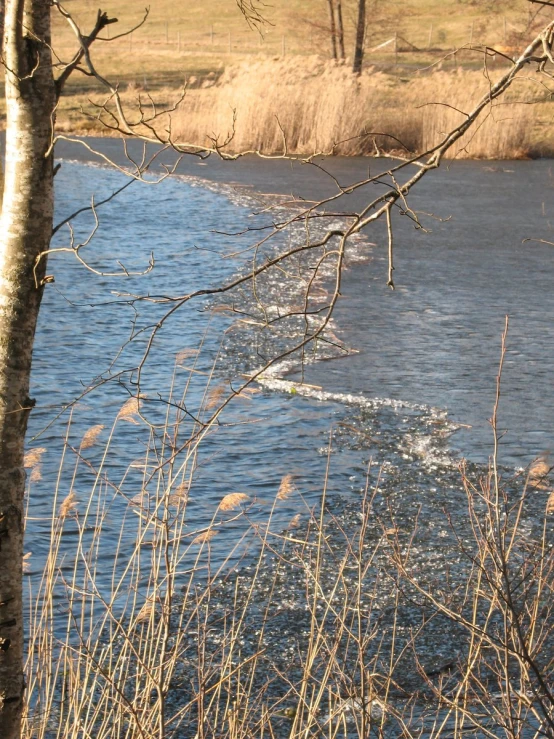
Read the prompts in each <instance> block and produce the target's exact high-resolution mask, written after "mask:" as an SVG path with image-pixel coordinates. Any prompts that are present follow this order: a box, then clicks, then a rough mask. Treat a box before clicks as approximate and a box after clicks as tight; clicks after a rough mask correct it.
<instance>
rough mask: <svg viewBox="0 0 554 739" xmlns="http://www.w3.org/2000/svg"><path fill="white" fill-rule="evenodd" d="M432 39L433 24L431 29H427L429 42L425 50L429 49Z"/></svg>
mask: <svg viewBox="0 0 554 739" xmlns="http://www.w3.org/2000/svg"><path fill="white" fill-rule="evenodd" d="M432 39H433V24H432V23H431V28H430V29H429V41H428V43H427V48H428V49H430V48H431V41H432Z"/></svg>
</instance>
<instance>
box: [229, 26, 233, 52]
mask: <svg viewBox="0 0 554 739" xmlns="http://www.w3.org/2000/svg"><path fill="white" fill-rule="evenodd" d="M232 48H233V47H232V46H231V31H229V54H230V53H231V51H232Z"/></svg>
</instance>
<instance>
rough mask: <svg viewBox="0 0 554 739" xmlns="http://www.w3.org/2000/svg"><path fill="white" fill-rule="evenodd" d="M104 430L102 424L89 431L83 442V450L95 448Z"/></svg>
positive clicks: (85, 434)
mask: <svg viewBox="0 0 554 739" xmlns="http://www.w3.org/2000/svg"><path fill="white" fill-rule="evenodd" d="M103 429H104V426H103V425H102V424H101V423H99V424H97V425H96V426H91V427H90V428H89V429H87V430H86V431H85V433H84V435H83V438H82V440H81V449H90V447H91V446H94V445H95V444H96V442H97V440H98V437H99V436H100V434H101V433H102V430H103Z"/></svg>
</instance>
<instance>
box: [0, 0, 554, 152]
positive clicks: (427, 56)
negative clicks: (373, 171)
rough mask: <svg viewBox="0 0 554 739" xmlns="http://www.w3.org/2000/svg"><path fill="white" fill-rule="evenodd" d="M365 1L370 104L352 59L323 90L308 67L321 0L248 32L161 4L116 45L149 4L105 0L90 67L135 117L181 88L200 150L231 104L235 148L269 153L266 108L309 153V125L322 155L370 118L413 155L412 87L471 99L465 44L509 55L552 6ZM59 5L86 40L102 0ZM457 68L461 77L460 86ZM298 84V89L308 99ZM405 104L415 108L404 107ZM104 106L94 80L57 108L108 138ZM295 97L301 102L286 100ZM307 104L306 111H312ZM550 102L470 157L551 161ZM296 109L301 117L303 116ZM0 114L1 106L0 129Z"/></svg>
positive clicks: (193, 1) (272, 8)
mask: <svg viewBox="0 0 554 739" xmlns="http://www.w3.org/2000/svg"><path fill="white" fill-rule="evenodd" d="M245 1H246V2H247V3H249V2H255V0H245ZM367 4H368V23H367V34H366V45H365V46H366V55H365V72H364V79H366V80H367V81H366V82H364V84H363V85H362V87H364V89H366V88H367V95H369V98H368V99H364V97H363V96H362V97H359V96H358V97H357V98H353V100H352V101H350V99H349V98H348V96H349V95H350V92H349V89H350V84H351V83H352V78H351V75H349V72H348V70H349V68H350V67H349V64H350V62H349V60H348V59H347V62H346V65H345V66H344V67H340V69H339V68H338V69H337V72H336V74H335V73H334V72H333V70H332V68H330V69H327V72H326V74H327V77H326V79H327V82H328V84H327V87H325V86H324V85H323V83H322V84H321V85H320V83H319V82H318V74H319V73H315V74H314V72H313V70H314V69H320V68H321V65H323V68H325V64H326V61H327V60H330V58H331V43H330V37H329V31H328V5H327V0H273V2H271V0H268V3H267V5H266V6H264V5H263V4H262V3H259V4H258V8H259V11H260V13H261V15H262V16H263V19H264V22H263V23H262V24H258V25H257V24H250V25H249V24H248V22H247V20H246V19H245V18H244V16H243V15H242V14H241V12H240V10H239V8H238V7H237V3H236V0H189V1H188V2H186V3H180V2H177V1H176V0H156V2H155V3H152V4H151V8H150V12H149V14H148V17H147V19H146V22H145V23H144V24H142V25H141V26H140V28H137V29H136V30H134V31H133V32H132V33H131V34H129V35H125V36H122V37H121V38H118V39H115V38H114V37H115V36H117V35H119V34H124V33H125V32H127V31H129V29H132V28H133V27H134V26H136V25H137V24H140V23H141V21H142V20H143V18H144V15H145V11H144V7H143V6H141V5H140V4H139V3H137V2H136V0H106V4H105V5H104V4H103V5H102V8H103V9H105V10H107V11H108V14H109V15H110V16H111V17H116V18H118V23H115V24H113V25H110V26H109V27H108V28H106V29H105V30H104V32H103V34H102V36H103V38H104V39H106V40H105V41H103V40H100V39H99V40H97V41H96V43H95V44H94V46H93V51H92V56H93V59H94V62H95V65H96V68H97V70H98V71H99V72H100V73H101V74H102V75H103V76H104V77H106V78H107V79H109V80H110V82H111V83H113V84H117V85H118V87H119V90H120V93H121V95H122V97H123V100H124V103H125V104H126V105H128V106H129V107H128V109H129V110H131V111H132V112H131V116H132V115H136V100H137V96H138V94H142V95H143V98H144V94H145V93H146V94H152V96H153V98H154V99H155V101H156V104H158V105H160V106H161V107H164V106H169V105H171V104H172V103H173V102H174V101H175V100H176V99H177V98H178V96H179V90H181V89H182V87H183V85H184V84H185V83H186V85H187V87H188V90H189V92H188V93H187V99H186V100H185V102H184V103H183V105H182V106H181V109H180V111H179V112H178V114H176V115H175V117H174V119H173V120H174V123H175V125H176V127H177V128H176V129H174V130H179V132H180V133H181V134H182V135H184V136H186V137H187V140H189V141H190V140H192V139H191V138H189V137H192V138H193V139H194V141H195V142H197V141H199V140H204V139H205V137H206V136H210V135H212V134H214V132H215V134H216V135H221V134H224V132H225V131H226V130H227V129H228V128H229V125H230V124H229V122H228V120H227V119H229V117H230V116H232V114H231V113H230V111H231V107H232V108H236V110H237V115H238V124H239V129H237V132H236V136H235V138H234V141H235V142H239V141H240V146H241V148H242V147H246V148H250V145H252V146H254V144H255V145H256V146H261V147H262V148H264V149H266V148H270V149H271V148H272V146H274V144H273V143H272V142H273V141H274V134H273V132H272V130H271V125H269V124H267V123H266V119H265V118H264V119H263V120H262V119H261V117H260V115H258V113H257V110H258V109H260V110H261V109H263V110H264V111H265V113H264V115H265V116H266V118H267V120H268V121H270V122H271V121H274V119H275V115H277V113H279V115H280V116H283V117H284V118H287V119H288V120H289V121H290V126H291V127H295V126H296V121H297V119H299V118H303V120H304V123H303V126H304V128H303V130H302V131H300V132H297V133H298V142H299V143H298V147H297V151H298V152H301V151H304V149H306V150H308V149H309V148H310V147H311V146H312V143H313V140H314V139H313V135H312V134H313V132H314V131H315V130H316V127H315V126H314V125H312V123H313V120H315V117H317V116H319V118H321V119H322V123H320V124H318V125H320V126H321V125H323V129H321V131H320V129H319V128H318V131H320V132H318V133H317V135H316V138H317V137H321V136H323V140H325V142H327V143H326V147H328V146H331V145H332V141H334V140H337V139H340V138H341V137H345V136H350V135H354V136H356V135H358V134H359V133H360V132H361V131H362V130H365V129H366V128H367V125H368V123H369V121H370V120H372V121H373V125H374V124H376V123H377V122H379V123H380V124H382V125H385V124H386V125H390V126H392V128H394V129H395V130H398V131H400V130H401V131H402V135H403V136H407V137H408V139H410V140H411V141H412V144H411V146H412V148H414V149H417V148H419V146H420V145H423V143H422V140H421V141H420V139H421V135H420V134H419V133H417V135H416V133H414V132H417V130H419V129H418V125H419V124H417V120H419V118H418V117H421V116H420V113H418V112H416V111H417V110H418V109H419V108H420V105H419V104H417V105H416V103H419V102H420V99H419V97H418V95H419V91H421V90H422V89H426V91H427V93H426V94H427V95H428V96H429V100H426V101H422V102H429V101H433V102H436V101H437V99H438V98H437V96H438V95H439V94H440V96H441V100H442V99H443V98H444V101H445V102H447V99H448V96H449V93H450V92H452V94H454V93H456V95H457V96H458V98H459V97H460V94H462V93H464V94H465V91H466V90H467V93H468V96H467V104H469V102H470V100H473V99H474V94H473V93H474V92H475V90H474V87H475V85H476V84H478V83H479V80H480V79H481V77H480V75H479V74H478V73H477V71H476V70H479V69H481V68H482V63H483V57H482V55H480V54H479V53H477V52H471V51H469V50H468V48H467V47H469V46H470V44H473V45H476V46H479V45H484V44H486V45H489V46H491V47H494V48H497V49H499V50H504V51H506V53H508V54H510V53H512V52H514V53H515V52H516V51H517V50H518V48H521V47H522V46H523V45H524V43H525V42H526V41H527V39H528V38H529V36H530V34H531V32H532V30H533V29H534V28H537V27H540V26H542V25H543V21H544V20H545V19H546V18H547V15H548V13H549V9H548V8H541V7H540V6H531V5H530V4H529V3H528V2H527V0H402V2H400V0H367ZM67 7H68V9H69V10H70V11H71V12H72V14H73V16H74V17H75V19H76V20H77V21H78V23H79V25H80V27H81V29H82V32H83V34H85V35H86V34H87V33H88V32H89V31H90V29H91V28H92V27H93V26H94V22H95V19H96V14H97V12H98V11H97V8H98V6H97V4H96V2H93V1H92V0H67ZM356 10H357V0H343V14H344V24H345V37H346V44H345V45H346V54H347V56H349V55H350V56H351V54H352V47H353V39H354V31H355V21H356ZM52 17H53V49H54V52H55V54H56V55H57V57H58V58H59V59H60V64H62V63H63V62H67V61H68V60H70V59H71V57H72V55H73V54H74V53H75V50H76V48H77V44H76V41H75V38H74V36H73V35H72V31H71V29H70V28H69V26H68V24H67V22H66V21H65V20H64V19H63V18H62V17H61V16H60V15H59V13H57V12H56V11H53V16H52ZM107 39H110V40H109V41H108V40H107ZM391 39H396V41H395V43H388V44H387V43H386V42H387V41H390V40H391ZM463 47H465V48H463ZM454 50H458V51H457V53H455V54H454V53H453V51H454ZM505 65H506V60H505V59H504V58H503V57H502V56H501V55H497V57H496V59H493V58H492V57H489V59H488V66H489V69H490V71H491V74H493V76H494V74H496V73H499V72H500V71H501V69H502V67H504V66H505ZM226 70H227V72H230V76H229V74H228V73H227V72H226ZM283 70H286V74H285V75H284V72H283ZM296 70H297V72H296ZM310 70H311V71H310ZM437 71H440V73H441V75H443V73H445V72H451V73H453V74H455V75H457V77H456V78H452V84H450V83H448V82H445V78H444V75H443V76H441V77H440V78H439V77H438V76H436V75H435V76H434V73H435V72H437ZM462 72H464V73H465V72H467V76H465V77H464V78H463V79H462V78H461V77H460V74H462ZM237 75H238V76H237ZM283 75H284V76H283ZM367 75H370V76H372V79H371V80H369V79H368V78H367ZM379 75H381V76H379ZM421 75H423V76H429V75H430V76H432V77H433V76H434V82H433V81H431V82H430V83H429V84H427V85H426V86H425V88H423V87H421V86H418V85H419V83H418V81H417V80H418V79H419V78H420V76H421ZM472 75H473V76H472ZM373 76H374V78H373ZM285 77H286V80H285ZM229 80H232V82H229ZM239 80H240V83H239ZM302 80H305V81H306V83H305V84H306V89H305V94H304V93H303V92H302V90H303V87H302V86H303V84H304V82H303V81H302ZM322 85H323V86H322ZM329 85H330V87H329ZM379 85H381V86H382V87H383V89H381V88H380V87H379ZM293 88H294V94H293V93H292V90H293ZM308 88H309V89H308ZM360 89H361V88H360ZM408 91H410V92H409V96H406V93H407V92H408ZM256 95H257V96H258V98H256ZM522 96H523V98H524V99H525V101H526V102H529V101H530V100H531V97H532V94H531V93H530V92H529V91H526V92H525V94H524V95H522ZM408 97H410V100H411V101H412V102H408V99H407V98H408ZM543 97H544V96H543ZM308 98H309V101H308ZM347 98H348V105H349V106H350V107H349V108H348V110H346V111H344V115H343V113H342V112H341V106H343V105H346V100H347ZM105 99H106V91H105V89H104V88H102V87H101V85H100V84H99V83H98V82H97V81H96V80H95V79H94V78H93V77H90V76H85V75H83V74H79V73H74V74H73V76H72V77H71V79H70V81H69V83H68V85H67V87H66V91H65V95H64V96H63V97H62V100H61V101H60V105H59V108H58V111H57V120H58V126H59V129H61V131H66V132H71V133H89V132H90V133H95V134H102V133H106V129H105V127H103V126H102V124H100V123H99V122H98V121H95V120H94V119H93V118H91V115H92V116H93V115H94V114H95V113H96V112H97V108H95V107H94V102H96V103H101V102H103V101H104V100H105ZM324 99H325V101H326V102H325V105H331V107H332V106H335V108H336V111H335V112H333V114H332V115H331V114H330V113H329V114H327V112H325V110H323V106H324V103H323V100H324ZM464 99H465V98H464ZM294 100H297V102H296V103H294V105H293V101H294ZM331 101H332V102H331ZM260 102H262V103H263V104H262V105H261V107H260ZM308 103H309V104H308ZM464 104H465V103H464ZM310 105H312V107H313V110H314V112H313V113H310V114H309V115H308V113H307V112H306V111H307V110H308V108H309V106H310ZM275 106H277V107H278V108H279V110H278V111H277V110H274V107H275ZM295 106H296V107H295ZM306 106H308V107H306ZM352 106H354V108H355V110H356V114H355V115H354V114H353V108H352ZM553 106H554V103H549V102H542V103H541V104H540V105H537V106H527V111H526V112H525V115H524V116H523V114H522V113H520V111H519V110H516V115H517V116H518V121H519V124H518V125H519V126H520V128H521V131H523V132H524V133H525V135H524V136H523V134H522V136H523V138H524V139H525V141H523V138H522V137H521V136H519V134H518V135H517V136H515V133H514V131H515V127H514V126H512V127H511V129H512V136H511V139H510V141H506V142H505V143H504V140H503V139H502V141H501V142H499V141H497V138H498V137H497V134H496V133H495V132H493V131H492V130H491V132H490V133H489V134H487V136H485V137H484V138H483V137H482V138H483V142H482V145H481V144H480V145H479V146H480V148H479V147H478V151H479V153H474V154H470V155H477V156H487V151H488V150H489V149H490V155H491V156H495V155H500V156H501V155H502V153H501V152H502V151H504V152H505V153H506V155H507V156H513V155H515V154H514V153H517V152H521V153H522V155H524V154H525V152H529V153H532V154H534V155H537V154H541V153H544V155H551V154H552V152H553V151H554V141H553V140H552V135H551V133H550V132H551V131H552V130H553V127H552V119H553V113H552V108H553ZM303 108H306V110H305V111H304V112H303V113H302V109H303ZM333 110H334V109H333ZM247 111H248V112H247ZM285 111H286V112H285ZM87 114H88V115H87ZM310 116H312V118H311V119H310ZM333 116H334V117H333ZM2 118H3V100H1V99H0V125H1V122H2ZM435 118H436V116H435ZM309 119H310V120H312V119H313V120H312V122H310V120H309ZM438 121H439V119H438V118H437V122H438ZM433 125H434V124H433ZM437 125H438V123H437ZM214 127H215V128H214ZM216 128H217V130H216ZM220 128H221V130H220ZM505 128H510V126H509V125H508V126H505ZM223 129H225V131H224V130H223ZM518 130H519V129H518ZM323 131H324V132H323ZM387 131H388V129H387ZM518 137H519V138H518ZM250 138H251V141H250ZM520 138H521V141H520V140H519V139H520ZM494 141H496V143H497V144H499V146H500V147H501V149H500V151H498V152H497V151H496V148H498V147H496V148H495V147H492V148H491V146H490V144H489V142H490V143H492V142H494ZM301 142H304V143H303V144H302V143H301ZM418 142H419V143H418ZM314 145H315V144H314ZM364 146H365V144H364ZM495 146H496V145H495ZM356 151H357V150H353V151H351V152H349V153H356ZM364 151H365V149H364ZM344 153H347V152H346V151H345V152H344ZM358 153H360V152H358Z"/></svg>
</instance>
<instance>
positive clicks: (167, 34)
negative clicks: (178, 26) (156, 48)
mask: <svg viewBox="0 0 554 739" xmlns="http://www.w3.org/2000/svg"><path fill="white" fill-rule="evenodd" d="M165 43H166V44H168V43H169V21H166V22H165Z"/></svg>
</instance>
